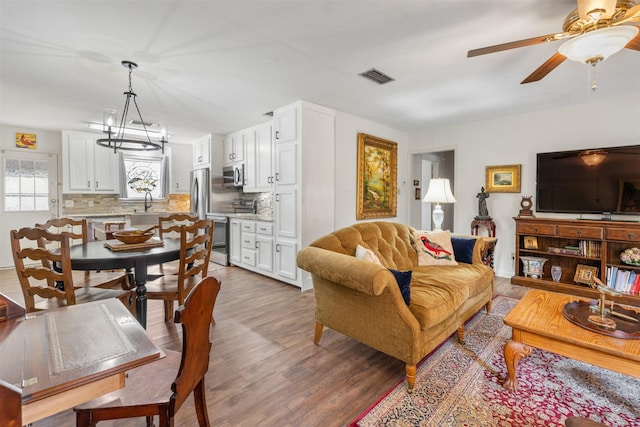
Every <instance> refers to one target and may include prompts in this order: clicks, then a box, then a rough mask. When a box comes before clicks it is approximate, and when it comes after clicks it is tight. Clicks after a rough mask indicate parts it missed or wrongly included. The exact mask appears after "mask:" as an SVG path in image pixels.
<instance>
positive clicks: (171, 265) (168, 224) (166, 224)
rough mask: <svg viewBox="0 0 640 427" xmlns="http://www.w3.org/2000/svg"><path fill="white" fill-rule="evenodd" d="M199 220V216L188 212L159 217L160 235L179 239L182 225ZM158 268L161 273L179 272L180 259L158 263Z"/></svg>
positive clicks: (164, 237) (162, 237)
mask: <svg viewBox="0 0 640 427" xmlns="http://www.w3.org/2000/svg"><path fill="white" fill-rule="evenodd" d="M198 220H199V218H198V217H194V216H191V215H187V214H171V215H167V216H161V217H158V237H160V238H161V239H179V238H180V226H182V225H192V224H193V223H195V222H197V221H198ZM157 268H158V273H159V274H160V275H165V274H178V261H170V262H165V263H162V264H158V267H157Z"/></svg>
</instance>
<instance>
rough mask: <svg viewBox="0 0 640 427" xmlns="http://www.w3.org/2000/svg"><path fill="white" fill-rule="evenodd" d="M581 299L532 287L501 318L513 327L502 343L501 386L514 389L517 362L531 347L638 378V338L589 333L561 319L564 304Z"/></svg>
mask: <svg viewBox="0 0 640 427" xmlns="http://www.w3.org/2000/svg"><path fill="white" fill-rule="evenodd" d="M580 300H582V301H588V299H585V298H581V297H576V296H572V295H566V294H559V293H554V292H548V291H543V290H539V289H532V290H530V291H528V292H527V294H526V295H525V296H524V297H523V298H522V299H521V300H520V302H519V303H518V304H517V305H516V306H515V307H514V308H513V310H511V312H510V313H509V314H508V315H507V316H506V317H505V318H504V323H505V324H506V325H508V326H511V328H512V329H513V331H512V340H511V341H508V342H507V343H506V344H505V346H504V359H505V362H506V365H507V372H508V374H509V378H507V380H506V381H505V383H504V385H503V387H504V388H506V389H507V390H510V391H517V388H518V382H517V379H516V368H517V365H518V361H519V360H520V359H521V358H522V357H524V356H528V355H529V354H531V347H536V348H539V349H542V350H547V351H550V352H552V353H557V354H560V355H562V356H566V357H570V358H572V359H576V360H580V361H582V362H587V363H590V364H592V365H595V366H600V367H602V368H606V369H610V370H612V371H616V372H620V373H623V374H626V375H630V376H632V377H636V378H640V340H628V339H620V338H614V337H610V336H607V335H603V334H599V333H596V332H591V331H588V330H587V329H584V328H581V327H580V326H577V325H574V324H573V323H571V322H569V321H568V320H567V319H565V318H564V316H563V315H562V308H563V307H564V305H565V304H566V303H568V302H572V301H580ZM636 311H638V310H636Z"/></svg>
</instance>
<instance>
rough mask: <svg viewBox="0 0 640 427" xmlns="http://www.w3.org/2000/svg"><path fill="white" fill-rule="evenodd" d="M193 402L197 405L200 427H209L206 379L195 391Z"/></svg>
mask: <svg viewBox="0 0 640 427" xmlns="http://www.w3.org/2000/svg"><path fill="white" fill-rule="evenodd" d="M193 401H194V403H195V405H196V415H197V416H198V424H199V425H200V427H209V425H210V424H209V414H208V413H207V397H206V396H205V388H204V378H202V381H200V382H199V383H198V384H197V385H196V386H195V388H194V389H193Z"/></svg>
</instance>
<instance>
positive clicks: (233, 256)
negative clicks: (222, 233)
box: [229, 218, 242, 265]
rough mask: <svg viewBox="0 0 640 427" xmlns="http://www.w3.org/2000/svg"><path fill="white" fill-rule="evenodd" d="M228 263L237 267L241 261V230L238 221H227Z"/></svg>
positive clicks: (232, 219)
mask: <svg viewBox="0 0 640 427" xmlns="http://www.w3.org/2000/svg"><path fill="white" fill-rule="evenodd" d="M229 227H230V228H229V262H230V263H231V264H235V265H239V264H240V262H241V261H242V228H241V221H240V220H239V219H234V218H231V219H230V220H229Z"/></svg>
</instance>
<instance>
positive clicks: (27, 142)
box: [16, 133, 37, 150]
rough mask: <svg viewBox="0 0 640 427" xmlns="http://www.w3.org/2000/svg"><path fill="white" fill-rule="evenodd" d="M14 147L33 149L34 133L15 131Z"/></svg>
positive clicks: (34, 145) (34, 146)
mask: <svg viewBox="0 0 640 427" xmlns="http://www.w3.org/2000/svg"><path fill="white" fill-rule="evenodd" d="M16 147H18V148H29V149H31V150H35V149H36V147H37V144H36V135H35V134H33V133H16Z"/></svg>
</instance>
